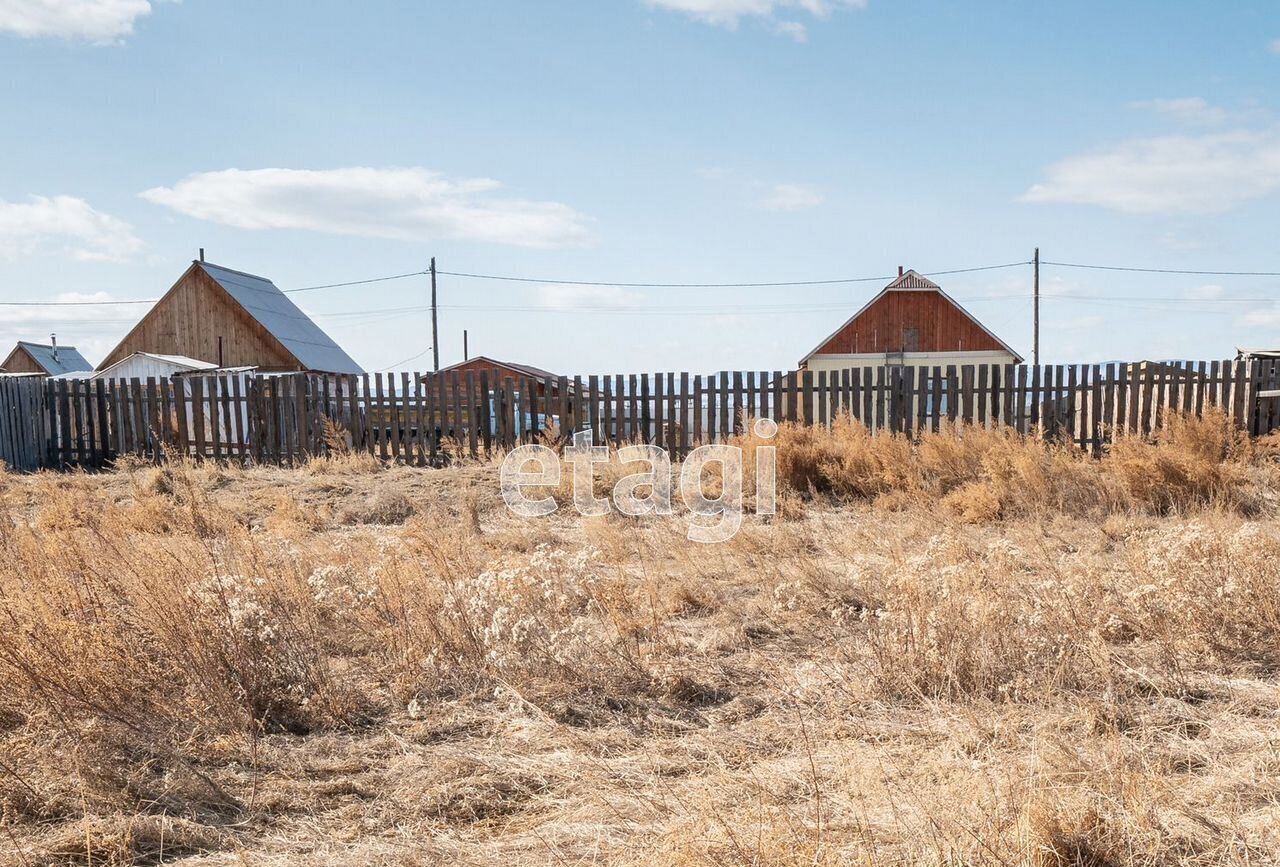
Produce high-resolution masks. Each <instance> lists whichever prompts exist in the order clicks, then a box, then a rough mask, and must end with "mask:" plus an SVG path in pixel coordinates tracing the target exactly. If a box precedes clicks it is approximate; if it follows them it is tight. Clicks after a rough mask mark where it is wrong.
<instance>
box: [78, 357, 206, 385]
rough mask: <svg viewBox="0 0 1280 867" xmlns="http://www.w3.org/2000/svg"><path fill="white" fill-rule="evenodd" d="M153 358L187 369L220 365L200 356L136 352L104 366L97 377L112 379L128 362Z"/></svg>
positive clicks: (201, 368) (200, 368) (203, 368)
mask: <svg viewBox="0 0 1280 867" xmlns="http://www.w3.org/2000/svg"><path fill="white" fill-rule="evenodd" d="M139 357H141V358H151V359H155V360H156V361H159V362H161V363H163V364H168V365H172V366H173V367H184V368H186V369H187V370H215V369H217V367H218V365H216V364H213V363H212V362H209V361H201V360H200V359H198V358H190V357H188V356H186V355H161V354H160V353H158V352H135V353H133V354H132V355H128V356H125V357H124V358H122V359H120V360H119V361H117V362H116V363H115V364H112V365H110V366H109V367H104V368H103V369H102V370H100V371H98V373H97V377H96V378H97V379H111V372H112V371H113V370H116V369H117V368H119V367H120V366H122V365H125V364H128V363H129V362H130V361H132V360H133V359H135V358H139Z"/></svg>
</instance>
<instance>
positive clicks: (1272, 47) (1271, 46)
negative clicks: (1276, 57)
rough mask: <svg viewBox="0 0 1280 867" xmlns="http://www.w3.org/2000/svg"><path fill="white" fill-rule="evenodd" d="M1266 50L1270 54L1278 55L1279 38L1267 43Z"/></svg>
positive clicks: (1279, 47)
mask: <svg viewBox="0 0 1280 867" xmlns="http://www.w3.org/2000/svg"><path fill="white" fill-rule="evenodd" d="M1267 50H1268V51H1270V52H1271V53H1272V54H1280V37H1276V38H1275V39H1272V40H1271V41H1270V42H1268V43H1267Z"/></svg>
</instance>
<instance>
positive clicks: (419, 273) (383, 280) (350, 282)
mask: <svg viewBox="0 0 1280 867" xmlns="http://www.w3.org/2000/svg"><path fill="white" fill-rule="evenodd" d="M430 273H431V272H430V271H410V272H409V273H408V274H392V275H391V276H390V277H370V278H369V279H368V280H348V281H347V282H346V283H323V284H321V285H319V286H300V287H298V288H297V289H281V290H280V291H281V292H284V293H286V294H292V293H294V292H314V291H315V290H317V289H341V288H342V287H344V286H367V285H368V284H370V283H386V282H387V281H389V280H404V279H405V278H406V277H422V276H424V275H426V274H430Z"/></svg>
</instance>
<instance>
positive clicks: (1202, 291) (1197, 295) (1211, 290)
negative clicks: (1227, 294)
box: [1183, 283, 1224, 301]
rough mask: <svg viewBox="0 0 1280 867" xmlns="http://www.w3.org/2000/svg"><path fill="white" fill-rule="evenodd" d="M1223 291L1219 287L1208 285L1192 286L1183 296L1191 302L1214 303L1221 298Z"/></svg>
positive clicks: (1213, 284)
mask: <svg viewBox="0 0 1280 867" xmlns="http://www.w3.org/2000/svg"><path fill="white" fill-rule="evenodd" d="M1223 291H1224V290H1223V288H1222V287H1221V286H1219V285H1217V284H1215V283H1208V284H1206V285H1204V286H1193V287H1191V288H1190V289H1188V290H1187V291H1186V292H1185V293H1183V294H1185V295H1186V296H1187V297H1188V298H1190V299H1192V300H1193V301H1214V300H1216V299H1218V298H1221V297H1222V293H1223Z"/></svg>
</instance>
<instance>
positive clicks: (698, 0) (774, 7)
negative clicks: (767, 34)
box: [645, 0, 867, 42]
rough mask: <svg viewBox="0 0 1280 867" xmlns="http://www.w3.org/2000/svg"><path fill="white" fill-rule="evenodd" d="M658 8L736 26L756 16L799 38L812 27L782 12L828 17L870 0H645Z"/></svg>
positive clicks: (733, 27) (800, 40) (862, 4)
mask: <svg viewBox="0 0 1280 867" xmlns="http://www.w3.org/2000/svg"><path fill="white" fill-rule="evenodd" d="M645 2H646V3H647V4H648V5H649V6H651V7H654V8H657V9H668V10H671V11H673V12H682V13H684V14H685V15H688V16H690V17H691V18H695V19H697V20H699V21H704V22H706V23H707V24H714V25H716V26H718V27H727V28H729V29H730V30H736V29H737V27H738V24H739V22H741V21H742V19H744V18H756V19H761V20H764V21H766V22H768V23H769V24H770V26H771V28H772V29H773V30H774V32H776V33H780V34H782V35H784V36H788V37H790V38H791V39H794V40H795V41H797V42H804V41H805V40H806V39H807V38H808V30H807V29H806V27H805V25H804V24H803V23H801V22H799V21H795V20H791V19H785V20H784V19H779V18H778V16H779V15H787V14H791V13H796V12H799V13H807V14H809V15H810V16H812V17H814V18H826V17H827V16H829V15H830V14H831V13H832V12H835V11H836V10H837V9H864V8H866V5H867V0H645Z"/></svg>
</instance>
